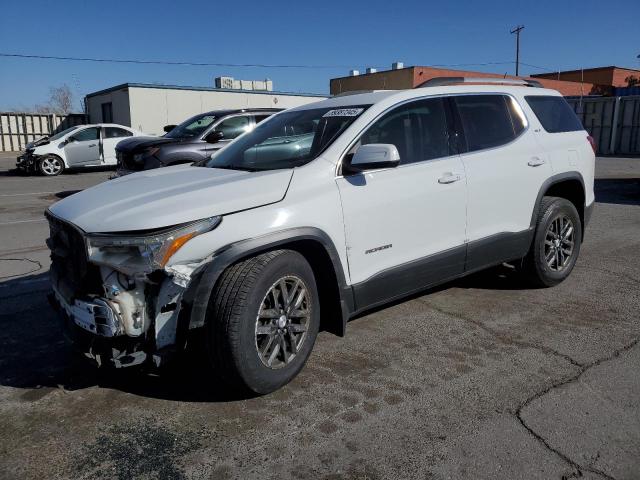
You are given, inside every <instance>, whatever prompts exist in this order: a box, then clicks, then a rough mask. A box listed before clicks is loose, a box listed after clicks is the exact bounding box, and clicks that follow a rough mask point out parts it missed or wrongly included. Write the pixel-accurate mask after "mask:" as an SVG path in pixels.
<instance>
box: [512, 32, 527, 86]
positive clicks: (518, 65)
mask: <svg viewBox="0 0 640 480" xmlns="http://www.w3.org/2000/svg"><path fill="white" fill-rule="evenodd" d="M522 30H524V25H518V26H517V27H516V28H514V29H513V30H511V33H512V34H513V33H515V34H516V77H517V76H518V74H519V73H520V32H521V31H522Z"/></svg>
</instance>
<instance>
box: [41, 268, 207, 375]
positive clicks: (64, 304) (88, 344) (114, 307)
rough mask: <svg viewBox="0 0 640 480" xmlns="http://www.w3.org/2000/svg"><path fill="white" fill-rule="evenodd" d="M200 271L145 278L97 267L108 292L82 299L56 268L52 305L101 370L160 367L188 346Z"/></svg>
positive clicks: (78, 345)
mask: <svg viewBox="0 0 640 480" xmlns="http://www.w3.org/2000/svg"><path fill="white" fill-rule="evenodd" d="M201 265H202V264H192V265H180V266H178V267H176V268H175V270H174V269H172V268H171V267H167V268H166V269H165V270H164V271H162V272H155V273H154V274H152V275H150V276H149V277H145V278H131V277H127V276H125V275H124V274H122V273H120V272H117V271H116V270H113V269H111V268H107V267H96V268H99V270H100V278H101V280H102V288H103V292H101V294H97V293H96V294H84V295H82V296H78V297H76V296H75V295H74V293H69V292H70V289H69V288H68V286H67V285H65V280H64V278H60V277H59V276H58V273H57V272H56V270H55V269H54V268H52V270H51V277H52V278H51V280H52V282H51V283H52V288H53V293H52V294H51V296H50V301H51V303H52V305H53V306H54V308H56V309H57V310H58V311H59V313H60V314H61V315H62V317H63V320H64V325H65V333H66V335H67V337H69V338H70V339H71V341H72V342H73V344H74V346H75V347H76V349H78V350H80V352H81V353H82V354H83V355H84V356H86V357H88V358H89V359H91V360H93V361H94V362H95V363H96V364H97V365H98V366H112V367H116V368H120V367H128V366H134V365H142V364H151V365H153V366H160V365H161V364H163V363H165V362H166V361H167V360H168V359H169V358H170V357H171V356H172V355H173V354H174V353H176V352H177V351H179V350H181V349H182V348H184V346H185V345H186V338H187V333H188V329H189V324H188V322H189V313H190V300H189V298H192V295H191V296H190V295H189V294H190V293H191V292H192V291H193V289H191V288H190V286H191V284H192V274H194V273H196V271H197V270H198V269H199V267H200V266H201Z"/></svg>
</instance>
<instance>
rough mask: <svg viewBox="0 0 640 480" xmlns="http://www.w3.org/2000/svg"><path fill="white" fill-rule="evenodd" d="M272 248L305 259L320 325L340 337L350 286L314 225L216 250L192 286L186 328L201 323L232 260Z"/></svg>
mask: <svg viewBox="0 0 640 480" xmlns="http://www.w3.org/2000/svg"><path fill="white" fill-rule="evenodd" d="M274 249H290V250H294V251H297V252H298V253H300V254H301V255H303V256H304V257H305V259H306V260H307V261H308V262H309V265H311V268H312V270H313V272H314V275H315V278H316V283H317V286H318V295H319V297H320V307H321V319H320V322H321V323H320V327H321V328H322V329H325V330H328V331H331V332H332V333H335V334H336V335H339V336H343V335H344V333H345V330H346V323H347V320H348V319H349V316H350V314H351V312H352V311H353V304H354V303H353V293H352V289H351V287H350V286H348V285H347V283H346V280H345V275H344V270H343V267H342V262H341V260H340V257H339V255H338V252H337V250H336V248H335V245H334V244H333V242H332V241H331V239H330V238H329V236H328V235H327V234H326V233H325V232H323V231H322V230H320V229H318V228H315V227H301V228H293V229H287V230H284V231H282V232H277V233H273V234H268V235H264V236H261V237H257V238H252V239H247V240H243V241H240V242H236V243H233V244H230V245H228V246H226V247H223V248H221V249H219V250H218V251H217V252H216V253H215V254H214V255H213V260H212V261H211V262H209V264H207V266H206V267H205V268H204V269H203V271H202V272H201V273H200V275H199V276H198V278H197V279H196V281H195V282H194V284H195V285H194V286H193V287H192V288H193V291H192V301H191V303H192V306H191V316H190V320H189V329H194V328H199V327H202V326H204V324H205V319H206V314H207V307H208V305H209V300H210V297H211V293H212V292H213V290H214V287H215V285H216V284H217V282H218V281H219V279H220V276H221V275H222V272H224V271H225V270H226V269H227V268H228V267H229V266H231V265H233V264H234V263H237V262H239V261H242V260H244V259H246V258H248V257H252V256H255V255H258V254H260V253H264V252H266V251H269V250H274Z"/></svg>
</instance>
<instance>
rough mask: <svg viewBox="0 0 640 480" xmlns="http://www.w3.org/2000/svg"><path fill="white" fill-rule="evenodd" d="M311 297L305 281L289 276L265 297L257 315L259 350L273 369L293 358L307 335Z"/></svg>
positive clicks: (263, 359)
mask: <svg viewBox="0 0 640 480" xmlns="http://www.w3.org/2000/svg"><path fill="white" fill-rule="evenodd" d="M310 321H311V298H310V296H309V289H308V288H307V286H306V285H305V283H304V281H303V280H302V279H301V278H299V277H296V276H294V275H288V276H286V277H283V278H280V279H279V280H278V281H277V282H275V283H274V284H273V285H272V286H271V288H269V290H268V291H267V294H266V295H265V296H264V299H263V300H262V303H261V305H260V309H259V311H258V316H257V318H256V335H255V337H256V351H257V354H258V357H259V358H260V361H261V362H262V363H263V365H265V366H266V367H269V368H272V369H278V368H282V367H284V366H286V365H288V364H289V363H291V362H292V361H293V359H294V358H295V357H296V355H297V354H298V352H299V351H300V348H301V347H302V344H303V343H304V341H305V339H306V337H307V330H308V329H309V325H310Z"/></svg>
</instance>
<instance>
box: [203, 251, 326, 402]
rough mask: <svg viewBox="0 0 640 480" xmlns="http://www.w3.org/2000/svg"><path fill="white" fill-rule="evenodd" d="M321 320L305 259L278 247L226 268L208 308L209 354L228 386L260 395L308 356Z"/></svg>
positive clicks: (297, 369)
mask: <svg viewBox="0 0 640 480" xmlns="http://www.w3.org/2000/svg"><path fill="white" fill-rule="evenodd" d="M319 324H320V305H319V301H318V294H317V288H316V282H315V278H314V275H313V271H312V270H311V267H310V266H309V264H308V263H307V261H306V260H305V258H304V257H303V256H302V255H300V254H299V253H297V252H294V251H291V250H276V251H272V252H267V253H264V254H261V255H258V256H256V257H252V258H249V259H247V260H244V261H242V262H239V263H237V264H235V265H233V266H231V267H229V268H228V269H227V270H226V271H225V272H224V273H223V275H222V277H221V278H220V280H219V281H218V284H217V285H216V287H215V289H214V292H213V295H212V298H211V301H210V304H209V310H208V312H207V352H208V356H209V358H210V360H211V362H212V365H213V368H214V370H215V371H216V373H217V374H218V375H219V376H220V377H222V379H223V380H225V381H226V383H228V384H230V385H231V386H234V387H237V388H240V389H242V390H245V391H246V390H248V391H251V392H254V393H258V394H265V393H269V392H272V391H274V390H277V389H278V388H280V387H282V386H283V385H285V384H287V383H289V382H290V381H291V380H292V379H293V378H294V377H295V376H296V375H297V374H298V372H300V370H301V369H302V367H303V366H304V364H305V362H306V361H307V358H308V357H309V355H310V353H311V350H312V348H313V344H314V343H315V339H316V336H317V333H318V328H319Z"/></svg>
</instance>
